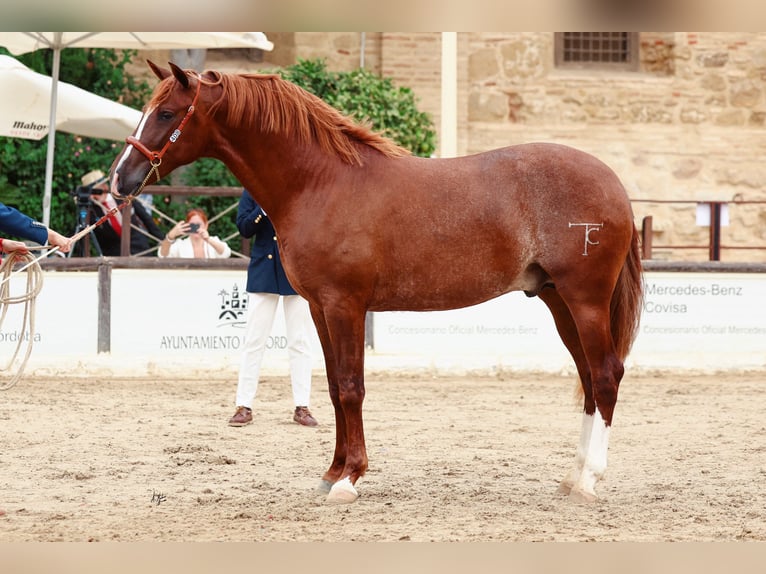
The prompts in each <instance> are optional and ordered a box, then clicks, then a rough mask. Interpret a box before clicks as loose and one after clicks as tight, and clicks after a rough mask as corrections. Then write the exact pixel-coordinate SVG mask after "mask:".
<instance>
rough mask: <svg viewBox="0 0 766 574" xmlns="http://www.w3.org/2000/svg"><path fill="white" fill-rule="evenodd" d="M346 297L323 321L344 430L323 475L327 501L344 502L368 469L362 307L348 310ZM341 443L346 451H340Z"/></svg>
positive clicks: (353, 497) (337, 409)
mask: <svg viewBox="0 0 766 574" xmlns="http://www.w3.org/2000/svg"><path fill="white" fill-rule="evenodd" d="M349 308H350V305H349V303H348V301H344V302H343V304H342V305H338V306H336V307H334V308H333V309H332V310H328V309H327V308H325V311H324V316H325V324H326V327H327V333H328V338H329V341H330V343H331V347H332V354H333V356H334V358H335V362H334V366H335V368H334V373H333V377H332V379H333V380H332V382H331V383H330V394H331V396H332V395H333V394H335V395H336V396H333V405H335V416H336V418H337V419H338V420H337V422H336V428H337V431H338V433H339V434H340V433H341V431H344V432H345V439H344V440H341V438H340V437H338V438H336V455H335V459H334V460H333V466H332V467H330V470H329V471H328V473H327V474H326V475H325V476H326V477H328V476H329V478H331V479H333V480H334V483H333V485H332V487H331V488H330V492H329V493H328V495H327V502H328V503H331V504H347V503H350V502H354V501H355V500H356V499H357V498H358V497H359V494H358V493H357V491H356V487H355V486H354V485H355V484H356V481H357V480H358V479H359V477H361V476H363V475H364V473H365V471H366V470H367V448H366V446H365V442H364V426H363V424H362V403H363V401H364V394H365V390H364V321H365V311H364V309H357V310H356V311H350V309H349ZM341 445H344V446H345V451H342V456H341V455H340V453H341ZM342 459H344V460H343V463H344V464H343V468H342V470H341V472H340V475H338V476H336V475H335V473H336V472H337V466H336V464H339V463H340V462H341V460H342Z"/></svg>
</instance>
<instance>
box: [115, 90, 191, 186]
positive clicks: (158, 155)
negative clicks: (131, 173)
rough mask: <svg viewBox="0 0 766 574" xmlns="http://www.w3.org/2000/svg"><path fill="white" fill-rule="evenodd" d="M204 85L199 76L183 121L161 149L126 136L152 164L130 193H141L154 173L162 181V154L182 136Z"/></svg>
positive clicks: (130, 143) (129, 143)
mask: <svg viewBox="0 0 766 574" xmlns="http://www.w3.org/2000/svg"><path fill="white" fill-rule="evenodd" d="M201 86H202V82H201V81H200V78H199V77H198V78H197V92H196V93H195V94H194V99H193V100H192V103H191V104H190V105H189V109H187V110H186V115H185V116H184V117H183V119H181V123H180V124H178V127H177V128H176V129H175V130H173V133H172V134H170V137H169V138H168V141H167V142H165V145H164V146H163V147H162V149H161V150H160V151H151V150H150V149H149V148H148V147H146V146H145V145H144V144H143V143H141V142H140V141H139V140H137V139H136V138H135V137H133V136H128V137H127V138H126V140H125V141H126V142H127V144H128V145H131V146H133V147H134V148H136V149H137V150H138V151H140V152H141V153H142V154H144V155H145V156H146V158H147V159H148V160H149V163H150V164H151V166H152V167H151V169H150V170H149V172H148V173H147V174H146V177H145V178H144V181H143V182H141V185H140V186H139V187H138V189H137V190H136V191H135V192H134V193H131V194H130V195H138V194H140V193H141V191H142V190H143V189H144V186H146V182H147V181H149V177H150V176H151V175H152V173H154V174H155V177H156V178H157V181H160V179H161V178H160V171H159V169H158V168H159V167H160V164H161V163H162V156H164V155H165V152H166V151H168V148H169V147H170V144H172V143H175V142H176V141H177V140H178V138H179V137H181V132H182V131H183V129H184V126H185V125H186V122H188V121H189V119H190V118H191V117H192V114H194V110H195V106H196V103H197V99H198V98H199V92H200V87H201Z"/></svg>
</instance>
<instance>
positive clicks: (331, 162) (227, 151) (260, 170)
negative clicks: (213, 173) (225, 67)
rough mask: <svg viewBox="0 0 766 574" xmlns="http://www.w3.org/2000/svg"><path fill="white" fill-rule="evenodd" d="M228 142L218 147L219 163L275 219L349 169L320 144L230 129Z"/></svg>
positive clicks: (234, 128) (235, 128)
mask: <svg viewBox="0 0 766 574" xmlns="http://www.w3.org/2000/svg"><path fill="white" fill-rule="evenodd" d="M235 134H237V135H235ZM226 142H227V143H226V145H219V146H216V147H217V148H218V149H219V155H218V156H217V159H219V160H221V161H222V162H223V163H224V164H226V167H228V168H229V170H230V171H231V172H232V173H233V174H234V176H235V177H236V178H237V179H238V180H239V181H240V183H242V185H243V186H244V187H245V188H246V189H247V190H249V191H250V192H251V193H252V194H253V197H255V199H256V201H258V203H259V204H260V205H261V206H262V207H263V208H264V210H265V211H266V212H267V213H268V214H269V216H270V217H272V218H273V217H277V218H279V216H280V214H281V213H283V212H285V211H289V210H290V209H291V207H292V206H293V205H294V204H295V203H296V202H298V200H299V198H300V196H301V195H302V194H303V193H304V191H305V190H306V189H309V188H310V189H316V188H320V187H322V186H324V185H326V184H328V182H329V181H331V180H332V179H333V178H334V177H336V176H337V174H338V173H339V172H340V170H344V169H346V167H347V166H346V164H343V163H342V162H341V160H340V159H338V158H336V157H333V156H331V155H328V154H327V153H325V152H322V151H321V150H320V149H319V147H318V146H317V145H316V144H302V143H298V142H297V141H293V140H292V139H291V138H289V137H285V136H280V135H274V134H253V132H252V130H242V129H241V128H239V127H237V126H235V127H233V128H229V136H228V139H226Z"/></svg>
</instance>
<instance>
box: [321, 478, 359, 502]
mask: <svg viewBox="0 0 766 574" xmlns="http://www.w3.org/2000/svg"><path fill="white" fill-rule="evenodd" d="M357 498H359V493H358V492H357V491H356V488H354V485H353V484H351V480H350V479H349V478H348V477H346V478H344V479H343V480H339V481H338V482H336V483H335V484H333V485H332V488H331V489H330V493H329V494H328V495H327V499H326V500H327V504H351V503H352V502H354V501H355V500H356V499H357Z"/></svg>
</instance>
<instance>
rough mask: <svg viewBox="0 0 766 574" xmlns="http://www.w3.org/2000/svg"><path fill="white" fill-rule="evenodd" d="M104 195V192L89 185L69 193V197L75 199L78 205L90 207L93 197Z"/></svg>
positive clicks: (79, 186) (80, 186)
mask: <svg viewBox="0 0 766 574" xmlns="http://www.w3.org/2000/svg"><path fill="white" fill-rule="evenodd" d="M102 193H104V192H103V190H100V189H93V187H91V186H89V185H88V186H83V185H78V186H77V187H75V188H74V189H73V190H72V191H70V192H69V195H71V196H72V197H74V198H75V199H76V200H77V203H79V204H81V205H88V203H90V196H91V195H100V194H102Z"/></svg>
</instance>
